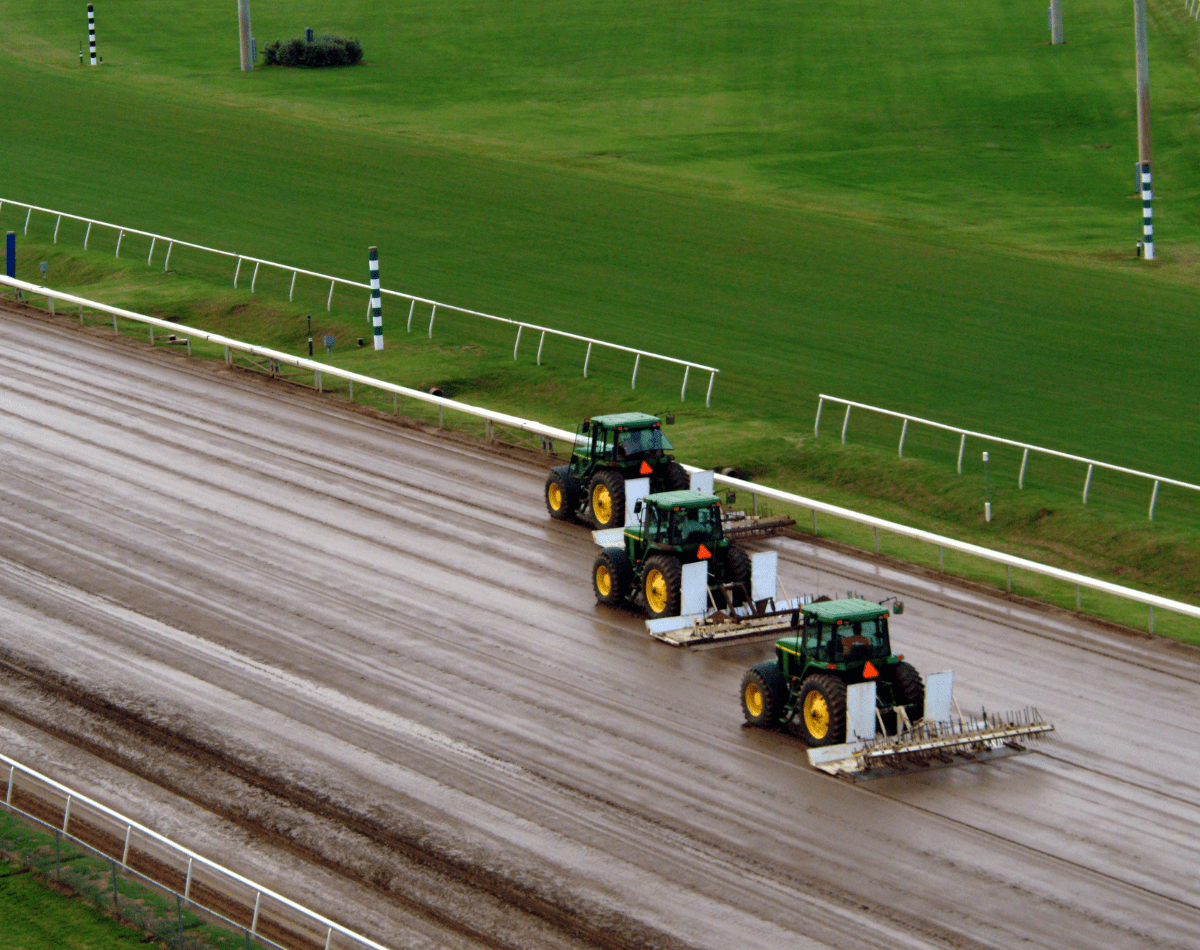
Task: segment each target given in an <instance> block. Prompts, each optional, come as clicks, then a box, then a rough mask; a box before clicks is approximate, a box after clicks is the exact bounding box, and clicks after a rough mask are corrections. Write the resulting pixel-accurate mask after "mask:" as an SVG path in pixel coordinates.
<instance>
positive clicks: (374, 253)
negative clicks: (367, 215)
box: [368, 247, 383, 350]
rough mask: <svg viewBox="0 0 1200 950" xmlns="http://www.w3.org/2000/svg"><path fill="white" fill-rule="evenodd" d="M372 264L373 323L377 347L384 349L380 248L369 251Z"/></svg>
mask: <svg viewBox="0 0 1200 950" xmlns="http://www.w3.org/2000/svg"><path fill="white" fill-rule="evenodd" d="M368 258H369V262H370V265H371V323H372V325H373V326H374V328H375V349H377V350H382V349H383V299H382V298H381V297H380V294H379V248H377V247H372V248H370V249H369V251H368Z"/></svg>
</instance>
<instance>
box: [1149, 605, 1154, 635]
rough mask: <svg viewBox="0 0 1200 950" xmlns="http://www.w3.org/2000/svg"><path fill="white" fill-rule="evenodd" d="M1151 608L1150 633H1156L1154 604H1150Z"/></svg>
mask: <svg viewBox="0 0 1200 950" xmlns="http://www.w3.org/2000/svg"><path fill="white" fill-rule="evenodd" d="M1148 606H1149V607H1150V632H1151V633H1153V632H1154V604H1149V605H1148Z"/></svg>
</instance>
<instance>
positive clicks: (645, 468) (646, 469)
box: [638, 462, 654, 475]
mask: <svg viewBox="0 0 1200 950" xmlns="http://www.w3.org/2000/svg"><path fill="white" fill-rule="evenodd" d="M638 471H640V472H641V473H642V474H643V475H652V474H653V473H654V469H652V468H651V467H650V463H649V462H642V467H641V468H640V469H638Z"/></svg>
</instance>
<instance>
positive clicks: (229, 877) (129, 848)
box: [0, 755, 387, 950]
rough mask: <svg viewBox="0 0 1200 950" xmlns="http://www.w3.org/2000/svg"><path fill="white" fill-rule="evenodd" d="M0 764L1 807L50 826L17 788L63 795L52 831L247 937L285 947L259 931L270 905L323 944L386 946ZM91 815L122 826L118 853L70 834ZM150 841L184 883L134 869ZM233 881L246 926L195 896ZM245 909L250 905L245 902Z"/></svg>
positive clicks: (0, 758) (3, 759) (40, 778)
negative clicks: (1, 782)
mask: <svg viewBox="0 0 1200 950" xmlns="http://www.w3.org/2000/svg"><path fill="white" fill-rule="evenodd" d="M0 763H3V765H7V766H8V776H7V791H6V794H5V797H4V804H5V807H7V808H8V809H10V810H11V811H15V812H19V813H20V814H22V815H26V816H27V817H29V818H32V819H34V820H35V821H38V822H39V823H41V824H44V825H49V823H48V822H47V821H46V820H45V819H44V818H43V817H39V816H38V815H35V814H32V813H30V812H28V811H25V810H23V809H21V808H19V807H17V806H16V805H14V804H13V798H14V792H17V793H18V794H21V793H24V794H33V792H32V791H30V788H31V787H32V788H33V789H35V790H37V791H41V792H43V794H44V793H46V792H50V793H53V794H54V795H55V796H56V797H57V798H62V799H64V802H65V803H64V806H63V812H62V821H61V822H60V823H56V824H55V825H53V826H52V827H53V828H54V830H55V831H57V832H60V833H62V834H63V835H65V836H66V837H68V838H72V839H73V840H75V841H78V842H79V843H80V844H82V845H84V846H85V847H87V848H89V849H91V850H93V851H97V852H98V853H100V854H103V855H104V857H106V858H108V859H109V860H110V861H112V862H113V863H114V864H117V865H120V867H122V868H123V869H124V870H126V871H129V872H130V873H134V874H138V875H139V876H142V877H146V879H147V880H150V881H151V882H153V883H154V884H155V885H156V886H157V887H161V888H162V889H163V890H166V891H168V892H169V893H171V894H174V895H175V896H177V897H179V898H180V899H182V900H184V901H187V902H188V903H189V904H194V905H195V906H197V907H201V908H203V909H204V910H205V911H206V912H207V913H209V914H212V915H213V916H214V917H216V918H219V919H220V920H223V921H225V923H226V924H228V925H229V926H231V927H233V928H234V929H236V930H238V931H245V932H246V933H247V935H248V936H247V941H248V940H249V937H253V938H254V939H255V940H257V941H261V942H264V943H269V944H271V945H272V946H276V947H283V946H285V945H281V944H279V943H276V942H275V941H274V940H272V939H271V937H270V936H269V935H267V934H263V933H260V932H259V931H260V930H262V929H265V926H261V927H260V921H261V922H262V923H263V924H264V925H265V923H266V919H267V916H268V914H270V912H271V910H274V911H275V913H276V914H278V910H277V909H278V908H286V909H287V910H289V911H291V912H292V913H293V914H295V915H296V916H297V917H298V918H300V919H301V920H302V921H303V922H304V923H305V924H306V925H308V927H309V928H311V930H312V931H313V933H314V935H315V936H318V937H319V939H320V940H321V941H322V942H323V943H324V945H325V947H327V948H329V947H332V946H333V941H334V938H335V936H336V937H337V938H338V946H339V947H342V946H345V945H346V942H347V941H351V942H353V944H354V945H355V946H356V947H358V948H363V950H387V948H386V947H384V946H383V945H382V944H379V943H376V942H375V941H374V940H371V939H369V938H368V937H364V936H362V935H361V934H357V933H355V932H354V931H353V930H350V929H348V928H346V927H343V926H342V925H341V924H338V923H334V922H333V921H332V920H329V919H328V918H327V917H323V916H321V915H320V914H318V913H316V912H315V911H311V910H309V909H308V908H307V907H303V906H301V905H300V904H297V903H296V902H295V901H292V900H289V899H288V898H286V897H284V896H283V895H282V894H277V893H276V892H275V891H272V890H270V889H269V888H266V887H263V886H262V885H261V884H256V883H255V882H254V881H251V880H250V879H249V878H246V877H243V876H242V875H241V874H238V873H237V872H236V871H231V870H229V869H228V868H225V867H222V866H221V865H219V864H217V863H216V862H215V861H210V860H209V859H208V858H206V857H204V856H202V855H200V854H197V853H196V852H194V851H191V850H189V849H187V848H185V847H183V845H179V844H176V843H175V842H174V841H172V840H171V839H169V838H167V837H165V836H163V835H161V834H159V833H158V832H157V831H152V830H151V829H150V828H147V827H146V826H145V825H141V824H138V823H137V822H136V821H133V820H132V819H129V818H126V817H125V816H124V815H122V814H121V813H120V812H117V811H114V810H113V809H111V808H109V807H108V806H106V805H102V804H100V803H99V802H97V801H94V800H93V799H91V798H88V797H87V796H86V795H81V794H80V793H79V792H77V791H75V790H74V789H71V788H68V787H67V786H66V785H63V784H61V783H59V782H56V781H54V779H52V778H48V777H47V776H45V775H42V774H41V773H40V772H35V771H34V770H33V769H31V768H28V767H27V766H24V765H22V764H21V763H20V762H17V761H16V760H15V759H10V758H9V757H8V756H6V755H0ZM0 767H2V766H0ZM18 776H20V778H21V780H22V783H23V787H18V784H17V779H18ZM99 816H102V817H99ZM89 818H90V819H91V821H92V823H93V824H92V825H91V827H92V828H96V827H97V825H98V824H99V823H100V822H103V823H104V824H107V825H109V826H110V827H113V828H116V829H120V835H119V836H113V840H114V843H115V842H117V841H122V840H123V842H124V843H123V845H122V847H121V854H120V855H119V856H118V855H116V854H108V853H107V852H104V851H102V850H100V849H98V848H97V847H96V846H95V845H94V844H90V843H89V842H88V841H86V840H84V839H83V838H79V837H76V836H75V835H72V834H71V822H72V820H74V821H75V824H76V827H79V826H80V825H81V824H88V819H89ZM98 818H99V820H98ZM105 830H107V829H105ZM148 846H153V847H155V848H156V855H155V858H156V859H158V857H159V855H161V856H163V857H168V858H169V859H171V860H172V861H173V863H167V862H163V863H167V867H168V868H169V869H170V870H171V871H173V872H175V874H176V875H178V876H179V877H182V878H183V882H184V883H183V887H182V889H176V888H174V887H172V886H171V885H170V882H168V881H162V880H158V878H157V877H154V876H149V875H145V874H143V873H142V872H139V871H137V870H136V868H135V867H132V866H131V864H132V863H133V862H131V860H130V859H131V856H134V855H136V854H137V853H138V852H144V851H145V849H146V848H147V847H148ZM201 878H205V880H200V879H201ZM214 883H215V884H217V885H218V887H214ZM220 884H224V885H225V889H224V891H222V890H220V888H219V885H220ZM231 885H235V886H236V888H235V889H236V890H239V891H243V892H244V893H246V894H248V895H249V897H251V898H252V899H253V908H254V909H253V911H252V914H253V916H252V918H251V921H250V926H249V927H246V926H244V925H243V924H239V923H238V922H237V921H234V920H231V919H230V918H229V917H227V916H225V915H224V914H223V913H221V909H220V908H218V907H215V906H214V907H209V906H207V904H206V903H201V900H200V899H198V897H197V894H198V893H199V892H200V891H201V888H203V890H204V892H205V893H208V892H210V891H216V892H217V893H225V894H228V893H229V890H230V886H231ZM193 886H194V891H193ZM264 902H269V904H265V903H264ZM247 903H248V902H247ZM247 909H249V908H248V907H247ZM289 923H290V924H291V926H295V923H294V922H291V921H289V922H285V923H281V924H280V926H283V927H284V928H285V929H286V928H287V927H288V924H289ZM314 942H315V941H314Z"/></svg>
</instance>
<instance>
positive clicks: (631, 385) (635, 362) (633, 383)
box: [629, 353, 642, 389]
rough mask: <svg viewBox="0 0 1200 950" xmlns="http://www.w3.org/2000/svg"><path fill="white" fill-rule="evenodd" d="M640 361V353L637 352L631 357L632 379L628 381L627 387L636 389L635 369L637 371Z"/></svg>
mask: <svg viewBox="0 0 1200 950" xmlns="http://www.w3.org/2000/svg"><path fill="white" fill-rule="evenodd" d="M641 361H642V354H641V353H639V354H638V355H637V356H635V357H634V358H633V379H631V380H630V381H629V388H630V389H637V371H638V364H639V363H640V362H641Z"/></svg>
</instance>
